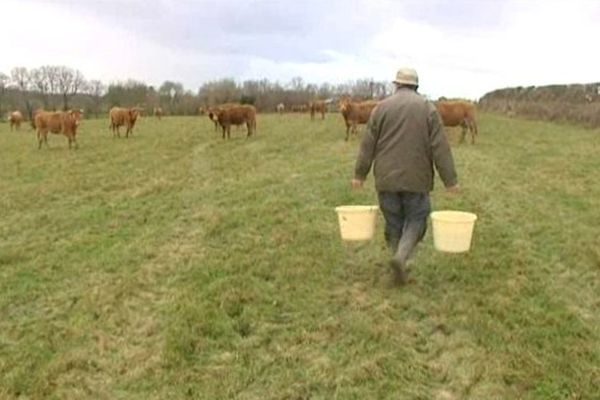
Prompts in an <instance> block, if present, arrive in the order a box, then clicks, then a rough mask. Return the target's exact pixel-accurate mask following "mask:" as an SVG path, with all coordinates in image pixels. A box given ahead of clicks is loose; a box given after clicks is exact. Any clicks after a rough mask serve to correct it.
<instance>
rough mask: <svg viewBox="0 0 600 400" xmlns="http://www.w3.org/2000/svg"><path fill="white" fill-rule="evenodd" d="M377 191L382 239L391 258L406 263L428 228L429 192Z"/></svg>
mask: <svg viewBox="0 0 600 400" xmlns="http://www.w3.org/2000/svg"><path fill="white" fill-rule="evenodd" d="M377 195H378V197H379V208H380V209H381V211H382V212H383V217H384V218H385V241H386V242H387V245H388V247H389V248H390V250H391V251H392V253H393V254H394V258H395V259H397V260H399V261H400V262H401V263H402V264H405V263H406V261H407V260H408V258H409V257H410V255H411V254H412V252H413V250H414V248H415V247H416V246H417V244H418V243H419V242H420V241H421V240H422V239H423V236H425V232H426V231H427V217H428V216H429V212H430V210H431V205H430V202H429V194H428V193H413V192H378V193H377Z"/></svg>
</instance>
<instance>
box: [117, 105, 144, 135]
mask: <svg viewBox="0 0 600 400" xmlns="http://www.w3.org/2000/svg"><path fill="white" fill-rule="evenodd" d="M139 115H140V109H139V108H137V107H133V108H122V107H113V108H111V109H110V112H109V119H110V125H109V129H111V130H112V133H113V137H115V136H117V137H121V132H119V127H121V126H123V125H125V127H126V131H125V137H129V134H130V133H131V134H132V135H133V127H134V126H135V122H136V121H137V119H138V117H139Z"/></svg>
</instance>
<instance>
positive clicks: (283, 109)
mask: <svg viewBox="0 0 600 400" xmlns="http://www.w3.org/2000/svg"><path fill="white" fill-rule="evenodd" d="M284 111H285V105H284V104H283V103H279V104H277V112H278V113H279V115H281V114H283V112H284Z"/></svg>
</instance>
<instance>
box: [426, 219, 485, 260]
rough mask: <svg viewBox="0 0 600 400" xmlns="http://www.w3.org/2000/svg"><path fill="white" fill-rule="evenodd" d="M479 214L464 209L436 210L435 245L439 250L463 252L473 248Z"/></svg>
mask: <svg viewBox="0 0 600 400" xmlns="http://www.w3.org/2000/svg"><path fill="white" fill-rule="evenodd" d="M476 220H477V215H475V214H473V213H469V212H462V211H434V212H432V213H431V222H432V225H433V245H434V247H435V248H436V249H437V250H439V251H445V252H448V253H463V252H465V251H469V249H470V248H471V238H472V237H473V228H474V226H475V221H476Z"/></svg>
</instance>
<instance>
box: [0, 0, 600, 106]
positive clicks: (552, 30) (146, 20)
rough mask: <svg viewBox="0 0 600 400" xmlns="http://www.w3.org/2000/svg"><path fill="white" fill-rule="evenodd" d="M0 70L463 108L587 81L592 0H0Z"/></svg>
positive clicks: (594, 74) (596, 26)
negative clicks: (402, 92)
mask: <svg viewBox="0 0 600 400" xmlns="http://www.w3.org/2000/svg"><path fill="white" fill-rule="evenodd" d="M0 9H1V13H2V15H3V17H2V23H0V37H1V38H2V43H3V44H4V49H2V53H1V54H2V56H0V72H4V73H5V74H7V75H8V74H9V73H10V70H11V69H12V68H14V67H17V66H24V67H27V68H36V67H40V66H42V65H67V66H69V67H72V68H76V69H78V70H80V71H81V72H82V73H83V74H84V76H85V77H86V78H87V79H99V80H102V81H103V82H105V83H110V82H115V81H124V80H127V79H135V80H141V81H144V82H146V83H148V84H152V85H156V86H158V85H160V84H161V83H162V82H163V81H165V80H173V81H178V82H181V83H183V84H184V86H185V88H186V89H189V90H192V91H194V92H195V91H196V90H197V89H198V87H199V86H200V85H201V84H202V83H204V82H208V81H212V80H216V79H221V78H234V79H236V80H237V81H243V80H246V79H262V78H267V79H269V80H271V81H279V82H281V83H287V82H289V81H290V80H291V79H292V78H293V77H297V76H299V77H302V78H303V80H304V81H305V82H309V83H317V84H320V83H324V82H329V83H334V84H337V83H345V82H348V81H354V80H357V79H365V78H372V79H375V80H378V81H391V80H393V79H394V76H395V73H396V70H397V69H398V68H400V67H405V66H408V67H413V68H415V69H416V70H417V72H418V74H419V79H420V92H421V93H425V94H427V95H429V96H431V97H433V98H437V97H439V96H446V97H465V98H470V99H477V98H479V97H481V96H482V95H484V94H485V93H486V92H489V91H491V90H494V89H498V88H502V87H512V86H531V85H536V86H537V85H547V84H564V83H590V82H598V81H600V51H598V49H597V41H598V38H600V1H596V0H561V1H559V0H542V1H538V0H506V1H502V0H453V1H448V0H403V1H388V0H294V1H288V0H210V1H204V0H198V1H174V0H160V1H159V0H118V1H113V0H102V1H99V0H85V1H79V0H77V1H64V0H63V1H50V0H47V1H30V0H2V2H1V3H0Z"/></svg>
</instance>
